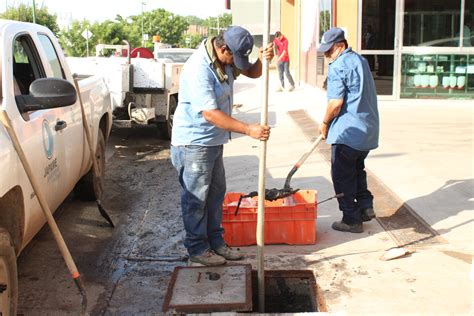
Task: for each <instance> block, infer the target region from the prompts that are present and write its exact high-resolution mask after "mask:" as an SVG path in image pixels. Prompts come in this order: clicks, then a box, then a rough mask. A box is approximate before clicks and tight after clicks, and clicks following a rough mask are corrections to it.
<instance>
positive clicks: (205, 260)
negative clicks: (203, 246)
mask: <svg viewBox="0 0 474 316" xmlns="http://www.w3.org/2000/svg"><path fill="white" fill-rule="evenodd" d="M189 261H191V262H196V263H200V264H202V265H205V266H220V265H223V264H225V263H226V260H225V259H224V258H223V257H221V256H218V255H216V254H215V253H214V251H212V250H210V249H207V250H206V251H204V253H203V254H201V255H198V256H191V257H189Z"/></svg>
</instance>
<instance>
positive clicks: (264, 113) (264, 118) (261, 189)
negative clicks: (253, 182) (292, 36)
mask: <svg viewBox="0 0 474 316" xmlns="http://www.w3.org/2000/svg"><path fill="white" fill-rule="evenodd" d="M263 19H264V32H263V47H264V49H265V48H266V45H267V43H269V39H270V0H266V1H265V2H264V6H263ZM268 63H269V61H268V60H267V59H266V58H262V68H263V69H262V76H263V78H262V79H263V80H262V110H261V116H260V125H268ZM266 161H267V141H260V155H259V168H258V213H257V236H256V237H257V263H258V267H257V275H258V311H259V312H260V313H264V312H265V257H264V246H265V240H264V232H265V225H264V224H265V171H266Z"/></svg>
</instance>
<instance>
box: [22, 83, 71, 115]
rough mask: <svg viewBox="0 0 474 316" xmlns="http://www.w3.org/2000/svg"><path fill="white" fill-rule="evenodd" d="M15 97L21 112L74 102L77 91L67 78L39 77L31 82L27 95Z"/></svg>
mask: <svg viewBox="0 0 474 316" xmlns="http://www.w3.org/2000/svg"><path fill="white" fill-rule="evenodd" d="M15 99H16V102H17V104H18V107H19V108H20V111H21V112H29V111H37V110H45V109H53V108H59V107H63V106H68V105H71V104H74V103H76V100H77V93H76V89H75V88H74V86H73V85H72V84H71V83H70V82H69V81H67V80H64V79H58V78H40V79H37V80H35V81H33V83H31V85H30V94H29V95H19V96H16V97H15Z"/></svg>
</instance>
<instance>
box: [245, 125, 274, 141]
mask: <svg viewBox="0 0 474 316" xmlns="http://www.w3.org/2000/svg"><path fill="white" fill-rule="evenodd" d="M246 134H247V135H248V136H250V137H252V138H255V139H259V140H268V138H269V137H270V126H262V125H259V124H249V125H248V128H247V132H246Z"/></svg>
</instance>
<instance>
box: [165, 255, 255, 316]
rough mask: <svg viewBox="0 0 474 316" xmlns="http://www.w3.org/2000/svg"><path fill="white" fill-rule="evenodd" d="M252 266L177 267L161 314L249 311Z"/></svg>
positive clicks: (250, 305)
mask: <svg viewBox="0 0 474 316" xmlns="http://www.w3.org/2000/svg"><path fill="white" fill-rule="evenodd" d="M251 279H252V266H251V265H249V264H245V265H223V266H216V267H176V268H175V269H174V271H173V274H172V276H171V281H170V283H169V285H168V290H167V292H166V296H165V301H164V304H163V311H164V312H170V313H173V312H177V313H209V312H230V311H251V310H252V282H251Z"/></svg>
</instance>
